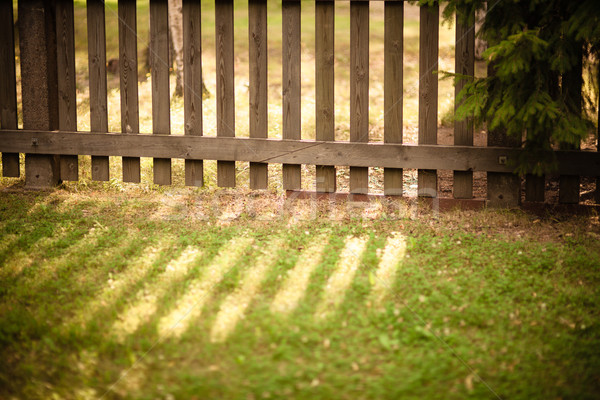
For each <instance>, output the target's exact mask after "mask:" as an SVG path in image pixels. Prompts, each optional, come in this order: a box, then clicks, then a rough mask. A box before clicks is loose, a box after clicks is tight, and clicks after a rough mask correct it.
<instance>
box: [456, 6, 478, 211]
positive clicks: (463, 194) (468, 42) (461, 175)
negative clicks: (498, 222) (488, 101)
mask: <svg viewBox="0 0 600 400" xmlns="http://www.w3.org/2000/svg"><path fill="white" fill-rule="evenodd" d="M473 17H474V16H473V15H471V18H473ZM474 23H475V21H473V23H472V24H469V25H466V24H464V23H462V22H461V21H459V18H458V17H457V19H456V46H455V71H456V73H457V74H462V75H466V76H474V75H475V25H474ZM466 83H467V82H466V81H465V80H463V79H460V80H459V81H458V82H456V86H455V88H454V108H455V109H456V108H458V107H459V106H460V104H459V103H458V94H459V93H460V91H461V90H462V89H463V87H464V86H465V84H466ZM454 144H455V145H460V146H473V122H472V121H471V120H470V119H467V120H463V121H455V122H454ZM453 193H454V198H455V199H470V198H472V197H473V172H471V171H454V183H453Z"/></svg>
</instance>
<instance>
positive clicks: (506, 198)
mask: <svg viewBox="0 0 600 400" xmlns="http://www.w3.org/2000/svg"><path fill="white" fill-rule="evenodd" d="M494 73H495V65H494V63H490V64H488V71H487V74H488V76H492V75H493V74H494ZM487 145H488V146H502V147H520V146H521V140H520V138H517V137H512V136H508V135H507V134H506V131H505V130H503V129H493V130H489V131H488V134H487ZM487 201H488V205H489V206H491V207H502V208H510V207H516V206H518V205H519V204H520V203H521V179H520V178H519V177H518V176H516V175H514V174H510V173H498V171H493V172H488V174H487Z"/></svg>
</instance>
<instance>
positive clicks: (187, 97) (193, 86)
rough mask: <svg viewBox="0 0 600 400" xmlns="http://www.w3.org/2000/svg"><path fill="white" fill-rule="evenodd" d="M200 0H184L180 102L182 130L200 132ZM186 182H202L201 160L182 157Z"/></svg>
mask: <svg viewBox="0 0 600 400" xmlns="http://www.w3.org/2000/svg"><path fill="white" fill-rule="evenodd" d="M201 20H202V19H201V10H200V2H199V1H197V0H183V102H184V107H183V108H184V123H185V134H186V135H196V136H202V32H201ZM185 184H186V186H198V187H200V186H202V185H204V164H203V162H202V160H185Z"/></svg>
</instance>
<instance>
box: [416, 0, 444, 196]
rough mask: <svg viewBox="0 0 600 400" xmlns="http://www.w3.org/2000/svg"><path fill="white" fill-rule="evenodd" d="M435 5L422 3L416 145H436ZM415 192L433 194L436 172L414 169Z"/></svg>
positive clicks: (434, 193)
mask: <svg viewBox="0 0 600 400" xmlns="http://www.w3.org/2000/svg"><path fill="white" fill-rule="evenodd" d="M439 19H440V16H439V6H438V5H435V6H422V7H421V9H420V32H419V35H420V36H419V144H437V111H438V110H437V103H438V77H437V75H436V74H435V73H434V72H435V71H436V70H438V69H439V68H438V51H439V50H438V48H439ZM418 193H419V196H423V197H437V171H418Z"/></svg>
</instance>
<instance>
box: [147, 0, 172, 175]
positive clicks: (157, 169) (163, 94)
mask: <svg viewBox="0 0 600 400" xmlns="http://www.w3.org/2000/svg"><path fill="white" fill-rule="evenodd" d="M150 68H151V69H152V71H151V76H152V133H154V134H162V135H170V134H171V114H170V108H169V107H170V99H171V92H170V89H169V8H168V3H167V0H150ZM154 183H155V184H157V185H170V184H171V159H169V158H156V157H155V158H154Z"/></svg>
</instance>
